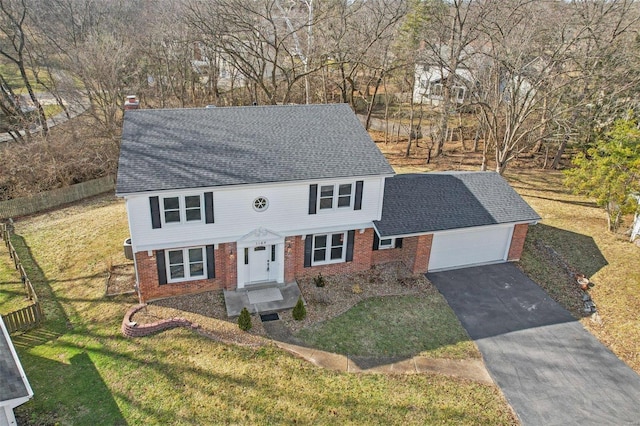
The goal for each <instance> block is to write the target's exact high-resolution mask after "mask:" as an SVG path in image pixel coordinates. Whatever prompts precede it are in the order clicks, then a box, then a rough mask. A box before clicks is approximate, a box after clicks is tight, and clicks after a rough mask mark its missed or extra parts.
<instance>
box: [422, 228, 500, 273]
mask: <svg viewBox="0 0 640 426" xmlns="http://www.w3.org/2000/svg"><path fill="white" fill-rule="evenodd" d="M512 232H513V225H508V226H494V227H488V228H475V229H474V228H469V229H466V230H456V231H451V232H440V233H436V234H434V235H433V241H432V243H431V257H430V258H429V270H430V271H434V270H438V269H455V268H463V267H465V266H471V265H478V264H483V263H497V262H502V261H505V260H506V259H507V255H508V251H509V245H510V243H511V235H512Z"/></svg>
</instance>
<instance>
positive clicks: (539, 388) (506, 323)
mask: <svg viewBox="0 0 640 426" xmlns="http://www.w3.org/2000/svg"><path fill="white" fill-rule="evenodd" d="M427 277H428V278H429V280H431V282H432V283H434V284H435V286H436V287H437V288H438V290H439V291H440V293H442V294H443V295H444V297H445V298H446V299H447V302H448V303H449V305H450V306H451V308H452V309H453V310H454V312H455V313H456V315H457V316H458V318H459V319H460V322H461V323H462V325H463V326H464V328H465V329H466V330H467V333H469V336H471V338H472V339H473V340H475V342H476V344H477V345H478V348H479V349H480V351H481V352H482V356H483V357H484V360H485V363H486V365H487V369H488V370H489V373H490V374H491V376H492V377H493V379H494V381H495V382H496V384H497V385H498V386H500V388H501V389H502V391H503V393H504V395H505V396H506V398H507V400H508V401H509V403H510V404H511V406H512V407H513V409H514V410H515V412H516V413H517V415H518V416H519V418H520V420H521V422H522V424H524V425H573V424H575V425H588V424H598V425H605V424H606V425H640V376H639V375H638V374H636V373H635V372H634V371H633V370H632V369H631V368H629V367H628V366H627V365H626V364H625V363H624V362H622V361H621V360H620V359H618V358H617V357H616V356H615V355H614V354H613V353H612V352H611V351H610V350H609V349H607V348H606V347H605V346H604V345H602V344H601V343H600V342H599V341H598V340H597V339H596V338H595V337H593V335H592V334H591V333H589V332H588V331H587V330H585V329H584V327H583V326H582V324H580V323H579V322H578V321H576V320H575V319H574V318H573V317H572V316H571V314H569V312H568V311H566V310H565V309H564V308H562V307H561V306H560V305H558V304H557V303H556V302H555V301H553V300H551V298H550V297H549V296H548V295H547V294H546V293H545V292H544V291H543V290H542V289H541V288H540V287H539V286H538V285H537V284H536V283H534V282H533V281H531V280H530V279H529V278H528V277H527V276H526V275H524V274H523V273H522V272H520V270H519V269H517V268H516V267H515V266H514V265H512V264H499V265H488V266H479V267H474V268H467V269H458V270H454V271H445V272H436V273H430V274H427Z"/></svg>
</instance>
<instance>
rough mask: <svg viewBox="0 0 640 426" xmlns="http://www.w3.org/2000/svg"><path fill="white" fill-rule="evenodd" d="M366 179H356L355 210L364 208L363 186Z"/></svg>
mask: <svg viewBox="0 0 640 426" xmlns="http://www.w3.org/2000/svg"><path fill="white" fill-rule="evenodd" d="M363 185H364V181H361V180H358V181H356V201H355V203H353V209H354V210H362V186H363Z"/></svg>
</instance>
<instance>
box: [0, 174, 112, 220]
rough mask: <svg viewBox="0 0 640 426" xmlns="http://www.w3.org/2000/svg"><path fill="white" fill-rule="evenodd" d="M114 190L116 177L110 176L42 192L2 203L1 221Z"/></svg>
mask: <svg viewBox="0 0 640 426" xmlns="http://www.w3.org/2000/svg"><path fill="white" fill-rule="evenodd" d="M114 188H115V183H114V177H113V176H112V175H109V176H105V177H101V178H99V179H93V180H90V181H87V182H82V183H78V184H76V185H71V186H67V187H64V188H58V189H53V190H51V191H47V192H42V193H40V194H35V195H32V196H30V197H24V198H16V199H13V200H7V201H0V219H7V218H10V217H18V216H24V215H28V214H33V213H37V212H39V211H43V210H48V209H52V208H54V207H58V206H61V205H63V204H68V203H72V202H74V201H78V200H82V199H83V198H87V197H92V196H94V195H98V194H102V193H103V192H107V191H113V189H114Z"/></svg>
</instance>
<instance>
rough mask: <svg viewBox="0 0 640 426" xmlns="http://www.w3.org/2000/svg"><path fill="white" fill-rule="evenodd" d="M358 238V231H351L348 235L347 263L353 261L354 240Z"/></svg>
mask: <svg viewBox="0 0 640 426" xmlns="http://www.w3.org/2000/svg"><path fill="white" fill-rule="evenodd" d="M355 236H356V231H349V232H348V233H347V256H346V259H345V261H347V262H351V261H352V260H353V240H354V238H355Z"/></svg>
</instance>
